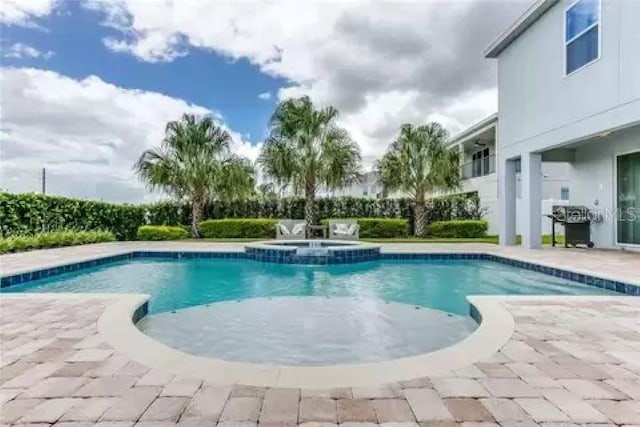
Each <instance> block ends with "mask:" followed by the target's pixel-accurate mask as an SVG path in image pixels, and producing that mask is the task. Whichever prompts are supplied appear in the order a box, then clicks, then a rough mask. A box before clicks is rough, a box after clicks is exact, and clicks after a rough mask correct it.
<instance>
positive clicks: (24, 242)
mask: <svg viewBox="0 0 640 427" xmlns="http://www.w3.org/2000/svg"><path fill="white" fill-rule="evenodd" d="M113 240H115V236H114V235H113V233H111V232H109V231H56V232H52V233H40V234H36V235H33V236H9V237H4V238H0V253H8V252H22V251H29V250H32V249H45V248H57V247H61V246H72V245H86V244H89V243H100V242H111V241H113Z"/></svg>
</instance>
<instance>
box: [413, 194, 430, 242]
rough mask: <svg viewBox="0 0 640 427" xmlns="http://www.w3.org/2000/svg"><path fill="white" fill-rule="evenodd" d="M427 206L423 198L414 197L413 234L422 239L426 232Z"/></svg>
mask: <svg viewBox="0 0 640 427" xmlns="http://www.w3.org/2000/svg"><path fill="white" fill-rule="evenodd" d="M426 222H427V205H426V203H425V201H424V197H416V209H415V215H414V224H413V234H414V235H416V236H418V237H423V236H424V235H425V232H426V227H425V226H426Z"/></svg>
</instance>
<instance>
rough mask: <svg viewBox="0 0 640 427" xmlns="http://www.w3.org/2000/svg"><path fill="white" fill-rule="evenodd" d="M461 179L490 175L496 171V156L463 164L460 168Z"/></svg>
mask: <svg viewBox="0 0 640 427" xmlns="http://www.w3.org/2000/svg"><path fill="white" fill-rule="evenodd" d="M460 169H461V174H462V179H471V178H477V177H479V176H485V175H490V174H492V173H494V172H495V171H496V156H495V155H491V156H488V157H484V158H482V159H476V160H472V161H470V162H467V163H464V164H463V165H462V166H461V167H460Z"/></svg>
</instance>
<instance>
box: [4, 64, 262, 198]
mask: <svg viewBox="0 0 640 427" xmlns="http://www.w3.org/2000/svg"><path fill="white" fill-rule="evenodd" d="M0 88H1V90H2V94H3V99H2V113H1V122H2V129H1V130H0V138H1V139H2V146H1V147H0V159H2V170H1V171H0V187H1V188H3V189H9V190H11V191H16V192H19V191H39V189H40V183H39V175H40V170H41V168H42V167H46V168H47V175H48V188H49V190H50V192H51V193H54V194H61V195H67V196H73V197H85V198H94V199H105V200H114V201H129V202H136V203H139V202H141V201H143V200H145V199H147V200H148V199H152V198H154V197H157V195H152V194H150V193H149V192H147V191H146V190H145V189H144V188H143V186H142V184H141V183H140V182H139V181H138V180H137V178H136V177H135V176H134V174H133V171H132V166H133V164H134V162H135V160H136V159H137V157H138V156H139V155H140V154H141V153H142V151H143V150H145V149H148V148H151V147H155V146H157V145H158V144H159V143H160V141H161V140H162V137H163V135H164V126H165V124H166V122H167V121H169V120H175V119H177V118H179V117H180V116H181V115H182V114H183V113H190V114H196V115H212V116H213V117H215V118H218V119H219V117H220V116H219V114H217V113H216V112H214V111H210V110H209V109H207V108H205V107H202V106H198V105H194V104H190V103H187V102H185V101H184V100H182V99H176V98H171V97H169V96H166V95H163V94H160V93H156V92H146V91H141V90H135V89H126V88H122V87H118V86H115V85H112V84H110V83H107V82H104V81H103V80H101V79H100V78H99V77H96V76H89V77H86V78H84V79H82V80H75V79H72V78H69V77H66V76H63V75H61V74H58V73H56V72H53V71H45V70H38V69H32V68H4V69H2V73H1V74H0ZM222 125H223V126H224V124H222ZM225 128H226V126H225ZM227 130H229V129H228V128H227ZM229 132H230V133H231V135H232V138H233V139H234V143H233V147H232V149H233V150H234V151H235V152H237V153H239V154H242V155H245V156H248V157H250V158H252V159H255V158H256V157H257V153H258V151H259V146H254V145H252V144H251V143H249V142H248V141H245V140H243V139H242V137H241V135H240V134H238V133H237V132H233V131H231V130H229Z"/></svg>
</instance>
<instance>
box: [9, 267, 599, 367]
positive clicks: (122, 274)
mask: <svg viewBox="0 0 640 427" xmlns="http://www.w3.org/2000/svg"><path fill="white" fill-rule="evenodd" d="M2 292H74V293H82V292H102V293H109V292H118V293H145V294H150V295H151V299H150V301H149V315H148V316H146V317H144V318H143V319H142V320H141V321H139V322H138V324H137V326H138V327H139V328H140V330H142V331H143V332H144V333H146V334H148V335H150V336H152V337H153V338H155V339H157V340H159V341H161V342H163V343H165V344H167V345H169V346H171V347H174V348H177V349H180V350H182V351H185V352H188V353H192V354H197V355H201V356H208V357H216V358H220V359H224V360H230V361H240V362H254V363H269V364H274V363H276V364H286V365H314V366H317V365H328V364H336V363H363V362H377V361H383V360H389V359H393V358H398V357H407V356H413V355H417V354H422V353H425V352H430V351H434V350H437V349H440V348H443V347H446V346H449V345H452V344H455V343H456V342H458V341H460V340H462V339H464V338H465V337H466V336H468V335H469V334H471V333H472V332H473V331H474V330H475V328H476V327H477V325H476V323H475V322H474V321H473V319H471V317H469V315H468V314H469V305H468V302H467V300H466V296H467V295H490V294H500V295H526V294H566V295H581V294H606V293H611V292H610V291H606V290H603V289H600V288H596V287H589V286H587V285H583V284H579V283H576V282H571V281H568V280H563V279H559V278H555V277H551V276H547V275H543V274H540V273H536V272H532V271H529V270H524V269H518V268H515V267H510V266H508V265H504V264H500V263H497V262H492V261H480V260H442V261H440V260H438V261H436V260H429V261H425V260H420V261H418V260H415V261H414V260H392V261H391V260H390V261H371V262H362V263H354V264H338V265H326V266H318V265H314V266H305V265H298V264H276V263H260V262H255V261H251V260H242V259H160V258H158V259H149V258H145V259H134V260H128V261H122V262H117V263H113V264H108V265H103V266H100V267H95V268H92V269H87V270H82V271H77V272H73V273H67V274H63V275H60V276H55V277H51V278H47V279H42V280H38V281H34V282H28V283H25V284H22V285H17V286H10V287H8V288H4V289H2Z"/></svg>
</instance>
